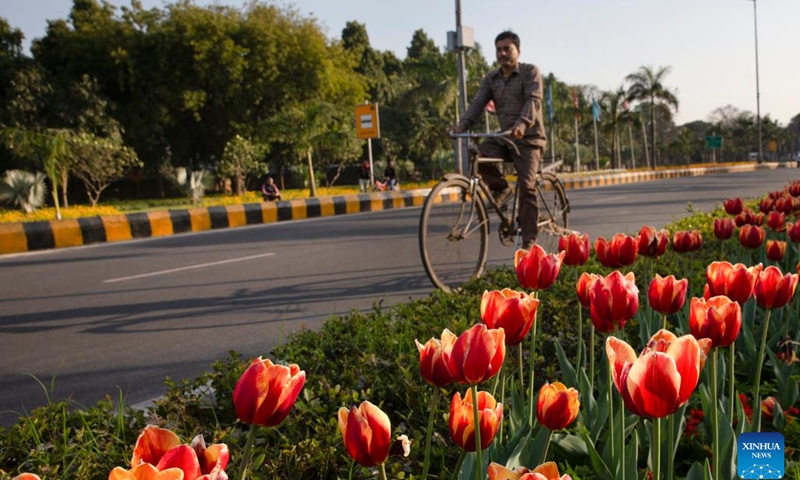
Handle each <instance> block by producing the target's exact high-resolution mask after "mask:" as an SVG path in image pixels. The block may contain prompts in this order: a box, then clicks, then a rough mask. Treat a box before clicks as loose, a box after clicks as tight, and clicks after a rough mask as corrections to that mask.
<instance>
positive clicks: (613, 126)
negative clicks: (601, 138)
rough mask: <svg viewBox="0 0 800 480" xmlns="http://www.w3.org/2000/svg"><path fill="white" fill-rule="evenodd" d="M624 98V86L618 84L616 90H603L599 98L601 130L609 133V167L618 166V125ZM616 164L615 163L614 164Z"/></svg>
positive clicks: (620, 161) (620, 160) (619, 163)
mask: <svg viewBox="0 0 800 480" xmlns="http://www.w3.org/2000/svg"><path fill="white" fill-rule="evenodd" d="M624 100H625V88H624V87H622V86H620V87H619V88H618V89H617V90H616V91H613V92H605V93H603V95H602V97H601V98H600V108H601V109H602V110H603V116H602V117H601V118H603V122H602V127H601V128H602V130H603V132H604V133H607V134H609V135H611V158H612V161H611V167H612V168H615V167H616V168H620V167H621V166H622V159H621V158H620V156H621V155H620V141H619V127H620V123H621V120H622V102H623V101H624ZM615 164H616V165H615Z"/></svg>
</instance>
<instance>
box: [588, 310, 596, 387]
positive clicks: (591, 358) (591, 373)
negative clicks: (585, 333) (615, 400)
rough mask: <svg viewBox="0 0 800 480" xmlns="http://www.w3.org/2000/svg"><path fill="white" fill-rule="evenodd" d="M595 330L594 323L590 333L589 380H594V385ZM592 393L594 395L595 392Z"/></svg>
mask: <svg viewBox="0 0 800 480" xmlns="http://www.w3.org/2000/svg"><path fill="white" fill-rule="evenodd" d="M594 330H595V328H594V325H592V330H591V332H590V335H589V336H590V338H589V345H590V347H589V348H590V351H589V381H590V382H592V385H594ZM592 390H594V389H592ZM592 395H594V393H593V394H592Z"/></svg>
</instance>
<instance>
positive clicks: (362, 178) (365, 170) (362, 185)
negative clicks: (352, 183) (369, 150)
mask: <svg viewBox="0 0 800 480" xmlns="http://www.w3.org/2000/svg"><path fill="white" fill-rule="evenodd" d="M370 173H371V172H370V168H369V162H368V161H366V160H364V162H363V163H362V164H361V168H360V169H359V172H358V191H359V192H361V193H367V191H368V190H369V178H370Z"/></svg>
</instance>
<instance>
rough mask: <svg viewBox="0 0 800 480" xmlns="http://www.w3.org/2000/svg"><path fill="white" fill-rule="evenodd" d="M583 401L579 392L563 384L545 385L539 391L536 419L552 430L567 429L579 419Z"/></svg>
mask: <svg viewBox="0 0 800 480" xmlns="http://www.w3.org/2000/svg"><path fill="white" fill-rule="evenodd" d="M580 406H581V401H580V400H579V399H578V391H577V390H575V389H574V388H571V387H570V388H567V387H566V385H564V384H563V383H561V382H555V383H552V384H551V383H545V384H544V385H543V386H542V388H541V390H539V399H538V401H537V402H536V418H538V419H539V423H541V424H542V425H544V426H545V427H547V428H549V429H550V430H562V429H564V428H567V427H568V426H569V425H570V424H571V423H572V422H574V421H575V419H576V418H577V417H578V410H579V409H580Z"/></svg>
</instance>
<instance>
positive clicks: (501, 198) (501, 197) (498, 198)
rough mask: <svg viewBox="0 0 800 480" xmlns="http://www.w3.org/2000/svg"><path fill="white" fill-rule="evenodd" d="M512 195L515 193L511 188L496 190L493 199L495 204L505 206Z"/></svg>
mask: <svg viewBox="0 0 800 480" xmlns="http://www.w3.org/2000/svg"><path fill="white" fill-rule="evenodd" d="M512 193H514V191H513V190H512V189H511V187H506V188H504V189H502V190H495V191H494V192H493V193H492V198H494V203H496V204H498V205H503V204H504V203H505V202H506V200H507V199H508V197H510V196H511V194H512Z"/></svg>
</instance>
